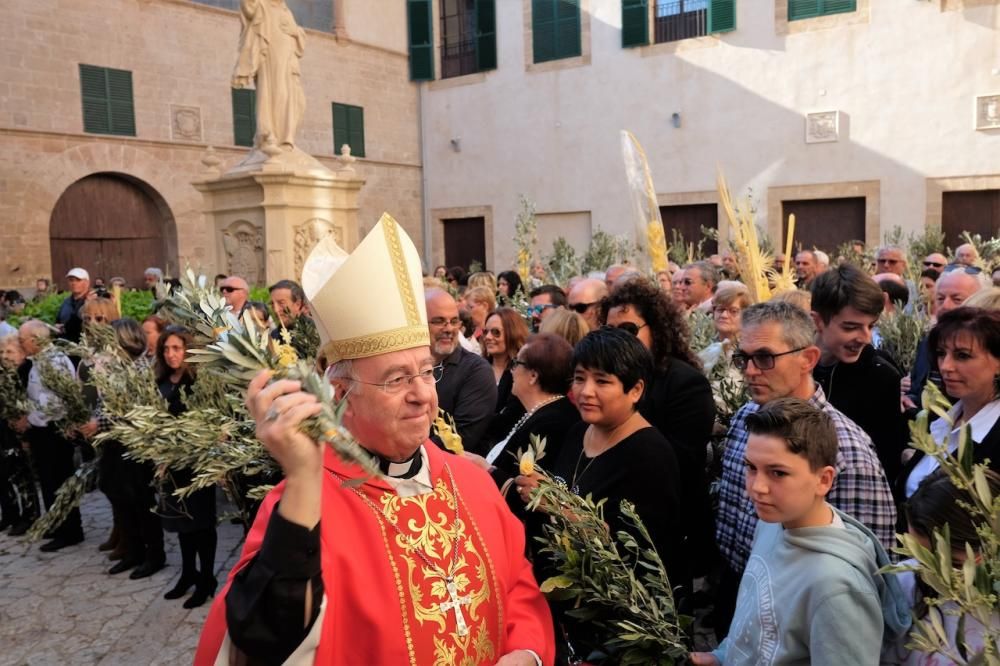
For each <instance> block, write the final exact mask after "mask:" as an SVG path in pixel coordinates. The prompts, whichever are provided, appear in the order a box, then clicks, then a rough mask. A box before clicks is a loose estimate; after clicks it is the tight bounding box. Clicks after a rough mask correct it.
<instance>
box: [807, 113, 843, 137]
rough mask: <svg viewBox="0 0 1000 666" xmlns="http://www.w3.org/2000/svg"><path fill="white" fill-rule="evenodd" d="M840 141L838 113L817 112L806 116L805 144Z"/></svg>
mask: <svg viewBox="0 0 1000 666" xmlns="http://www.w3.org/2000/svg"><path fill="white" fill-rule="evenodd" d="M839 140H840V111H817V112H816V113H807V114H806V143H829V142H831V141H839Z"/></svg>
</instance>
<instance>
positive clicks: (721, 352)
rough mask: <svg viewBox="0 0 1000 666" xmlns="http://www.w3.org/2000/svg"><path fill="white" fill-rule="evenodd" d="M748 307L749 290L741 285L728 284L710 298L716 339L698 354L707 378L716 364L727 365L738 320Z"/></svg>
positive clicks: (734, 341)
mask: <svg viewBox="0 0 1000 666" xmlns="http://www.w3.org/2000/svg"><path fill="white" fill-rule="evenodd" d="M749 305H750V290H749V289H747V288H746V287H745V286H744V285H742V284H738V283H737V284H732V283H730V284H728V285H726V286H725V287H720V288H719V290H718V291H716V292H715V296H714V297H713V298H712V321H713V323H714V324H715V335H716V338H717V339H716V341H715V342H713V343H712V344H710V345H709V346H707V347H705V348H704V349H702V350H701V351H700V352H698V358H699V359H701V362H702V366H703V367H704V369H705V374H706V375H708V376H709V377H711V376H712V370H713V369H714V368H715V365H716V364H717V363H719V362H722V363H723V364H724V365H729V359H730V358H732V355H733V349H735V348H736V338H737V337H738V336H739V334H740V318H741V317H742V316H743V310H744V308H746V307H747V306H749ZM738 375H739V373H737V376H738Z"/></svg>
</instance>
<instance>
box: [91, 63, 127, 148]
mask: <svg viewBox="0 0 1000 666" xmlns="http://www.w3.org/2000/svg"><path fill="white" fill-rule="evenodd" d="M80 97H81V98H82V101H83V131H84V132H89V133H91V134H118V135H121V136H135V107H134V104H133V101H132V72H129V71H126V70H123V69H109V68H107V67H95V66H93V65H82V64H81V65H80Z"/></svg>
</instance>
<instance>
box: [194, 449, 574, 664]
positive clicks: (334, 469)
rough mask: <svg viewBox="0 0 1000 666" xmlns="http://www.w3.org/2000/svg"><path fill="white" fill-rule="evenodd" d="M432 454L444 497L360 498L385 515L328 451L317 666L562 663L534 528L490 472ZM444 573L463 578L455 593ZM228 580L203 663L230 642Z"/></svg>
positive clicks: (378, 488) (376, 492) (380, 487)
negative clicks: (536, 570) (534, 561)
mask: <svg viewBox="0 0 1000 666" xmlns="http://www.w3.org/2000/svg"><path fill="white" fill-rule="evenodd" d="M425 448H426V450H427V454H428V461H429V464H430V476H431V483H432V485H433V487H434V491H433V492H432V493H428V494H426V495H422V496H419V497H410V498H400V497H399V496H398V495H397V494H396V493H395V492H394V491H393V490H392V488H391V486H389V485H388V483H386V482H385V480H384V479H370V480H369V481H367V482H366V483H365V484H364V485H362V486H361V487H360V488H359V490H360V491H361V492H363V493H364V494H365V495H366V496H367V497H368V498H369V499H370V500H371V502H372V503H373V504H374V508H373V507H372V506H371V505H370V504H368V503H367V502H365V501H363V500H362V499H361V498H360V497H359V496H358V495H357V494H356V492H355V491H354V490H352V489H349V488H345V487H344V486H343V484H342V480H343V479H345V478H358V477H359V476H360V472H359V471H358V470H357V468H349V467H346V466H345V465H343V463H341V462H340V460H339V459H337V458H336V457H335V456H334V455H333V453H332V452H330V451H327V455H326V458H325V462H324V466H325V467H326V469H327V470H328V472H330V473H329V474H327V476H326V478H325V479H324V485H323V512H322V520H321V528H320V542H321V551H322V568H323V574H322V575H323V585H324V588H325V589H324V593H325V595H326V598H327V608H326V614H325V615H324V618H323V627H322V634H321V639H320V647H319V649H318V651H317V653H316V660H315V663H317V664H345V663H350V664H353V663H366V664H419V665H420V666H423V665H424V664H428V665H430V664H470V665H472V664H494V663H496V661H497V660H498V659H499V658H500V657H502V656H503V655H504V654H506V653H508V652H512V651H514V650H518V649H531V650H534V651H535V652H537V653H538V654H539V655H540V656H541V657H542V660H543V663H546V664H549V663H551V662H552V660H553V659H554V639H553V633H552V621H551V617H550V615H549V610H548V606H547V605H546V603H545V601H544V599H543V598H542V596H541V593H540V592H539V591H538V586H537V584H536V583H535V580H534V577H533V575H532V573H531V566H530V564H529V563H528V562H527V560H526V559H525V558H524V529H523V526H522V525H521V524H520V522H518V521H517V519H516V518H514V517H513V515H511V514H510V512H509V510H508V509H507V507H506V504H505V503H504V501H503V499H502V498H501V497H500V494H499V493H498V492H497V489H496V486H495V485H494V483H493V482H492V480H491V479H490V478H489V476H488V475H487V474H486V473H484V472H483V471H482V470H479V469H478V468H476V467H475V466H474V465H472V464H471V463H469V462H468V461H466V460H464V459H462V458H460V457H457V456H452V455H450V454H447V453H444V452H442V451H440V450H439V449H438V448H437V447H435V446H434V445H433V444H430V443H428V444H426V446H425ZM446 464H447V468H448V469H450V471H451V474H449V472H448V469H445V465H446ZM452 478H454V484H455V486H457V493H456V492H455V487H453V486H452ZM282 488H283V485H279V486H278V487H277V488H275V490H274V491H272V492H271V493H270V494H269V495H268V496H267V498H266V499H265V500H264V503H263V505H262V506H261V509H260V512H259V514H258V516H257V520H256V521H255V523H254V526H253V528H252V529H251V531H250V533H249V534H248V535H247V541H246V545H245V546H244V550H243V554H242V556H241V558H240V561H239V563H238V564H237V565H236V566H235V567H234V568H233V570H232V571H231V572H230V577H229V580H230V582H231V581H232V577H233V576H234V575H235V573H236V572H238V571H239V570H240V569H242V568H243V567H244V566H246V564H247V563H248V562H249V561H250V560H251V559H252V558H253V557H254V555H255V554H256V553H257V551H258V550H259V549H260V546H261V543H262V541H263V537H264V532H265V530H266V527H267V523H268V520H269V519H270V516H271V512H272V511H273V510H274V507H275V505H276V504H277V501H278V499H279V498H280V495H281V490H282ZM456 502H457V508H458V516H459V520H458V526H457V530H458V533H459V535H460V536H459V542H460V544H459V546H460V547H459V552H458V556H457V558H456V559H455V560H453V559H452V548H453V545H454V541H455V533H456V524H455V511H456ZM375 508H377V509H379V511H377V512H376V511H375ZM391 520H395V521H396V524H397V525H398V526H399V527H400V529H401V531H402V534H400V533H399V532H397V531H396V530H395V529H393V528H392V526H391V525H390V523H389V521H391ZM415 549H419V550H420V551H421V552H423V553H424V555H425V556H426V557H427V559H428V560H429V561H430V562H431V564H433V565H434V566H433V567H431V566H428V564H427V562H425V561H424V559H422V558H421V557H419V556H418V555H417V554H416V553H415ZM453 562H454V565H453ZM442 571H447V572H448V573H449V574H450V575H452V576H453V580H454V590H449V589H448V585H447V583H446V581H445V580H444V579H443V577H442V575H441V573H442ZM229 584H230V583H227V585H226V587H225V588H224V589H223V592H222V594H220V595H219V596H218V597H217V598H216V600H215V603H214V604H213V605H212V609H211V611H210V613H209V616H208V619H207V621H206V624H205V629H204V631H203V632H202V637H201V641H200V643H199V645H198V653H197V656H196V660H195V663H196V664H212V663H213V662H214V660H215V656H216V654H217V653H218V650H219V648H220V646H221V644H222V640H223V638H224V637H225V634H226V626H225V602H224V599H225V595H226V592H227V591H228V586H229ZM453 600H454V602H457V603H454V602H453ZM317 603H318V600H317ZM456 606H457V610H456V608H455V607H456ZM458 613H461V614H462V619H463V620H464V624H465V625H466V628H467V632H465V635H459V634H460V632H459V630H458V629H459V618H458Z"/></svg>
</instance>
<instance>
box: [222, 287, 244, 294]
mask: <svg viewBox="0 0 1000 666" xmlns="http://www.w3.org/2000/svg"><path fill="white" fill-rule="evenodd" d="M219 291H221V292H222V293H223V294H231V293H233V292H234V291H243V287H219Z"/></svg>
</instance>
